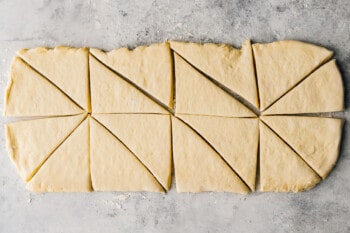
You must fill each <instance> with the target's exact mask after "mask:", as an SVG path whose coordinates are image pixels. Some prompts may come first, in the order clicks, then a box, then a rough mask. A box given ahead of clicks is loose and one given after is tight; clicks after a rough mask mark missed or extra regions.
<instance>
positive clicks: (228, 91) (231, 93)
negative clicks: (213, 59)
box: [172, 50, 259, 115]
mask: <svg viewBox="0 0 350 233" xmlns="http://www.w3.org/2000/svg"><path fill="white" fill-rule="evenodd" d="M172 52H173V54H175V53H176V55H178V56H179V57H181V58H182V59H183V60H184V61H185V62H186V63H187V64H188V65H189V66H190V67H191V68H193V69H194V70H195V71H197V72H198V73H200V74H201V75H202V76H203V77H204V78H206V79H207V80H208V81H210V82H211V83H212V84H214V85H215V86H217V87H218V88H220V89H221V90H222V91H223V92H224V93H226V94H228V95H229V96H230V97H231V98H233V99H235V100H237V101H238V102H239V103H240V104H242V105H243V107H245V108H247V109H248V110H249V111H251V112H252V113H254V114H255V115H258V113H259V109H257V108H256V107H255V106H254V105H253V104H251V103H250V102H249V101H248V100H246V99H245V98H243V97H242V96H240V95H238V94H237V93H235V92H234V91H232V90H231V89H229V88H228V87H226V86H224V85H223V84H221V83H220V82H218V81H216V80H215V79H213V78H212V77H210V76H209V75H207V74H206V73H204V72H203V71H202V70H200V69H198V68H197V67H196V66H194V65H193V64H192V63H191V62H190V61H188V60H187V59H186V58H185V57H183V56H182V55H181V54H179V53H177V52H176V51H175V50H172ZM174 67H175V68H174V70H175V69H176V66H175V64H174ZM175 78H176V77H175ZM175 81H176V80H175ZM175 86H176V85H175ZM175 101H176V99H175ZM174 106H176V105H174ZM175 110H176V108H175Z"/></svg>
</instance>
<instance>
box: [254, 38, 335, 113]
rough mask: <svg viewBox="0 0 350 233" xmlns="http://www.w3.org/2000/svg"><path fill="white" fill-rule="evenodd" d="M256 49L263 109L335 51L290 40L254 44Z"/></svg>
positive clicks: (261, 106) (255, 56) (255, 55)
mask: <svg viewBox="0 0 350 233" xmlns="http://www.w3.org/2000/svg"><path fill="white" fill-rule="evenodd" d="M253 52H254V59H255V66H256V73H257V79H258V86H259V95H260V108H261V111H264V110H265V109H266V108H268V107H269V106H270V105H271V104H272V103H274V102H275V101H276V100H277V99H278V98H279V97H280V96H282V95H283V94H284V93H286V92H287V91H289V90H290V89H292V88H293V87H294V86H295V85H296V84H297V83H299V82H300V81H301V80H302V79H304V78H305V77H306V76H307V75H308V74H310V73H311V72H312V71H314V70H315V69H316V68H318V67H319V66H320V65H322V64H323V63H324V62H326V61H327V60H329V59H330V58H331V57H332V55H333V52H332V51H330V50H327V49H325V48H323V47H319V46H316V45H313V44H308V43H304V42H300V41H288V40H286V41H276V42H273V43H267V44H253Z"/></svg>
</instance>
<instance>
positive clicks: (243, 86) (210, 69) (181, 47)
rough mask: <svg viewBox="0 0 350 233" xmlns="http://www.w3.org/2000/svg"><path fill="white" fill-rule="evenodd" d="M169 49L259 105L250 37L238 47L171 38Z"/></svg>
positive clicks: (253, 103) (255, 104)
mask: <svg viewBox="0 0 350 233" xmlns="http://www.w3.org/2000/svg"><path fill="white" fill-rule="evenodd" d="M170 46H171V48H172V49H173V50H174V51H175V52H176V53H177V54H179V55H180V56H181V57H183V58H184V59H185V60H187V61H188V62H189V63H190V64H192V65H193V66H194V67H196V68H197V69H199V70H201V71H203V73H205V74H207V75H208V76H209V77H210V78H212V79H214V80H216V81H217V82H219V83H220V84H222V85H224V86H225V87H227V88H228V89H230V90H232V91H233V92H235V93H237V94H238V95H240V96H241V97H243V98H244V99H246V100H247V101H248V102H250V103H251V104H252V105H254V106H255V107H257V108H258V107H259V101H258V94H257V86H256V78H255V71H254V65H253V51H252V46H251V43H250V41H249V40H247V41H245V42H244V43H243V45H242V48H241V49H236V48H233V47H231V46H229V45H224V44H212V43H205V44H198V43H187V42H178V41H170Z"/></svg>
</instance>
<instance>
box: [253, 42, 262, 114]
mask: <svg viewBox="0 0 350 233" xmlns="http://www.w3.org/2000/svg"><path fill="white" fill-rule="evenodd" d="M252 58H253V68H254V77H255V83H256V92H257V96H258V103H259V111H261V103H260V101H261V100H260V89H259V79H258V70H257V68H256V60H255V53H254V49H253V47H252Z"/></svg>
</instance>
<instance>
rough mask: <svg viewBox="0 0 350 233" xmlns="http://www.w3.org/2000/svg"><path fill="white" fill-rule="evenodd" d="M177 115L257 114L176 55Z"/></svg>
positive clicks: (235, 115) (251, 115)
mask: <svg viewBox="0 0 350 233" xmlns="http://www.w3.org/2000/svg"><path fill="white" fill-rule="evenodd" d="M174 57H175V75H176V109H175V111H176V113H180V114H181V113H182V114H194V115H196V114H197V115H212V116H229V117H254V116H255V114H254V113H253V112H251V111H250V110H249V109H248V108H247V107H245V106H244V105H243V104H241V103H240V102H239V101H238V100H236V99H235V98H234V97H232V96H230V95H229V94H227V93H226V92H224V91H223V90H222V89H221V88H219V87H218V86H216V85H215V84H214V83H212V82H211V81H210V80H208V79H207V78H206V77H204V76H203V75H202V74H200V73H199V72H198V71H197V70H195V69H194V68H193V67H192V66H191V65H190V64H188V63H187V62H186V61H185V60H184V59H182V58H181V57H180V56H179V55H177V54H176V53H175V56H174Z"/></svg>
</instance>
